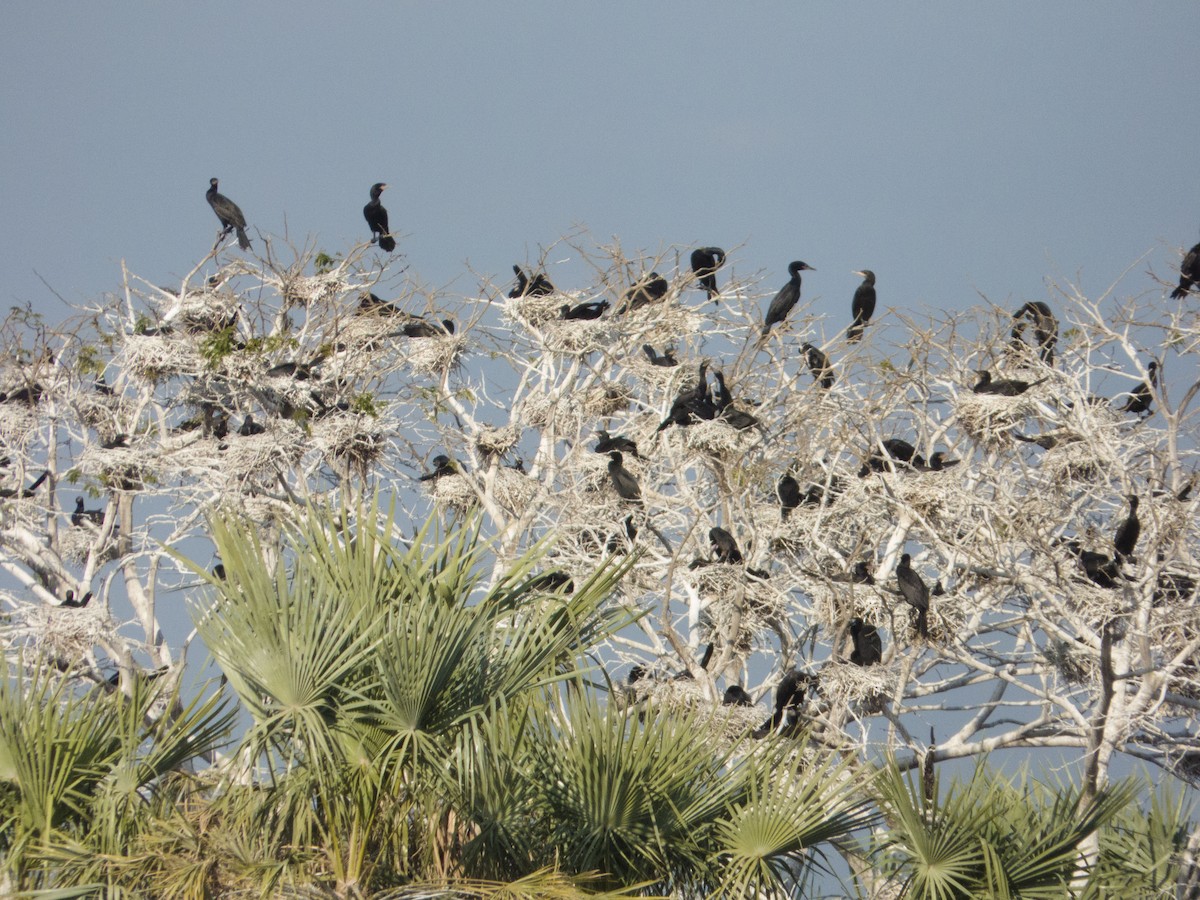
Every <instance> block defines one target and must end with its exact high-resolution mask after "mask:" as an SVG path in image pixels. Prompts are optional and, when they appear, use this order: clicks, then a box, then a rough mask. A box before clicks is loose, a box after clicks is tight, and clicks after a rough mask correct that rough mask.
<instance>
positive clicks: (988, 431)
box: [954, 374, 1038, 444]
mask: <svg viewBox="0 0 1200 900" xmlns="http://www.w3.org/2000/svg"><path fill="white" fill-rule="evenodd" d="M1006 377H1007V376H1006V375H1003V374H998V375H997V376H996V378H997V380H999V379H1001V378H1006ZM1035 390H1036V389H1035ZM1030 393H1032V391H1029V392H1026V393H1024V394H1021V395H1020V396H1017V397H1003V396H1000V395H998V394H976V393H974V392H973V391H962V392H960V393H959V395H958V399H957V401H956V402H955V408H954V411H955V415H956V417H957V419H958V423H959V424H960V425H961V426H962V428H963V431H965V432H967V434H969V435H970V436H971V437H973V438H974V439H975V440H977V441H979V442H980V443H982V444H996V443H1007V440H1008V432H1009V431H1010V430H1011V429H1012V428H1013V427H1014V426H1016V425H1020V424H1021V423H1022V422H1023V421H1025V419H1026V418H1027V417H1029V416H1031V415H1034V414H1036V413H1037V411H1038V408H1037V404H1036V403H1034V401H1033V398H1032V397H1030V396H1029V394H1030Z"/></svg>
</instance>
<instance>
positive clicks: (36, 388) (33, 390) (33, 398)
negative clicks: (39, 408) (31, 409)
mask: <svg viewBox="0 0 1200 900" xmlns="http://www.w3.org/2000/svg"><path fill="white" fill-rule="evenodd" d="M42 393H43V388H42V386H41V385H40V384H37V383H36V382H35V383H33V384H27V385H24V386H23V387H19V388H17V389H16V390H15V391H10V392H9V393H7V394H5V393H3V392H0V403H24V404H25V405H26V406H36V405H37V402H38V401H39V400H41V399H42Z"/></svg>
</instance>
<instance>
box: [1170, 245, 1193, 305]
mask: <svg viewBox="0 0 1200 900" xmlns="http://www.w3.org/2000/svg"><path fill="white" fill-rule="evenodd" d="M1197 281H1200V244H1197V245H1196V246H1194V247H1193V248H1192V249H1191V250H1189V251H1188V252H1187V254H1186V255H1185V256H1184V257H1183V262H1182V263H1180V265H1179V287H1177V288H1175V290H1173V291H1171V299H1172V300H1182V299H1183V298H1184V297H1186V296H1187V293H1188V291H1190V290H1191V289H1192V285H1194V284H1195V283H1196V282H1197Z"/></svg>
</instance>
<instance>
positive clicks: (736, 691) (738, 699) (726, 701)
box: [721, 684, 754, 706]
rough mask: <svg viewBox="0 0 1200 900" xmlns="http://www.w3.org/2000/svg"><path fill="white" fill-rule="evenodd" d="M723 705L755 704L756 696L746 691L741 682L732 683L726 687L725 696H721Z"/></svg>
mask: <svg viewBox="0 0 1200 900" xmlns="http://www.w3.org/2000/svg"><path fill="white" fill-rule="evenodd" d="M721 705H722V706H753V705H754V698H753V697H751V696H750V695H749V694H748V693H746V689H745V688H744V687H742V686H741V685H740V684H731V685H730V686H729V687H727V688H725V696H723V697H722V698H721Z"/></svg>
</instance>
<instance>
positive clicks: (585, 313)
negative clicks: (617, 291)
mask: <svg viewBox="0 0 1200 900" xmlns="http://www.w3.org/2000/svg"><path fill="white" fill-rule="evenodd" d="M608 307H609V303H608V301H607V300H589V301H587V302H586V303H580V304H578V305H576V306H569V305H567V304H565V303H564V304H563V307H562V317H563V318H564V319H567V320H572V319H598V318H600V317H601V316H602V315H604V311H605V310H606V309H608Z"/></svg>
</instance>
